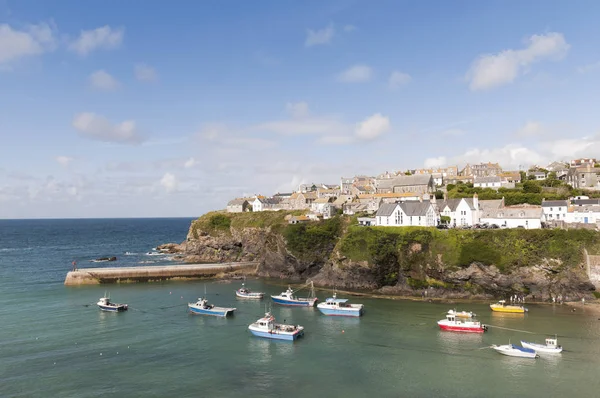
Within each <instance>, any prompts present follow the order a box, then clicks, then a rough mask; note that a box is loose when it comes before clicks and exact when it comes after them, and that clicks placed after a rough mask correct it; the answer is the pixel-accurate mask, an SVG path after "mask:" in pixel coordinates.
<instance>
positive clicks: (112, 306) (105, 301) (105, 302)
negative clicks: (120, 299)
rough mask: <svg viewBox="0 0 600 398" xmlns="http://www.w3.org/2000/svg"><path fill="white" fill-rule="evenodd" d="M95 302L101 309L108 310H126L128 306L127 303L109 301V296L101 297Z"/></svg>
mask: <svg viewBox="0 0 600 398" xmlns="http://www.w3.org/2000/svg"><path fill="white" fill-rule="evenodd" d="M96 304H97V305H98V307H99V308H100V309H101V310H102V311H108V312H121V311H127V308H128V306H127V304H117V303H111V302H110V297H102V298H101V299H100V300H98V302H97V303H96Z"/></svg>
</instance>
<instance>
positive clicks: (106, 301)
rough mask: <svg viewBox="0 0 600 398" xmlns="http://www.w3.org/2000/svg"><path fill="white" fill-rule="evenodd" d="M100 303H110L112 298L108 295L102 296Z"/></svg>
mask: <svg viewBox="0 0 600 398" xmlns="http://www.w3.org/2000/svg"><path fill="white" fill-rule="evenodd" d="M98 304H100V305H110V304H111V303H110V299H109V298H108V297H102V298H101V299H100V300H99V301H98Z"/></svg>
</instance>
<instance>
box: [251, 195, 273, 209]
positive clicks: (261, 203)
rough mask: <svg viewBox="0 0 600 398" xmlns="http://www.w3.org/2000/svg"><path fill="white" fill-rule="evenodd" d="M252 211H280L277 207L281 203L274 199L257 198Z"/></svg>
mask: <svg viewBox="0 0 600 398" xmlns="http://www.w3.org/2000/svg"><path fill="white" fill-rule="evenodd" d="M251 204H252V211H274V210H279V209H280V208H279V207H278V206H277V205H278V204H279V201H278V200H277V199H273V198H265V197H264V196H257V197H256V198H255V199H254V201H252V203H251Z"/></svg>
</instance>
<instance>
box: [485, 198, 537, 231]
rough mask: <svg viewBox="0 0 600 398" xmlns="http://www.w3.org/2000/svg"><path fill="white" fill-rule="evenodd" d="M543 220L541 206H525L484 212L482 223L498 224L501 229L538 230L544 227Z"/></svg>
mask: <svg viewBox="0 0 600 398" xmlns="http://www.w3.org/2000/svg"><path fill="white" fill-rule="evenodd" d="M542 218H543V212H542V207H541V206H533V205H527V204H525V205H519V206H506V207H502V208H499V209H496V210H487V211H483V212H482V214H481V218H480V222H481V223H488V224H490V225H491V224H496V225H498V226H499V227H501V228H519V227H522V228H526V229H538V228H541V227H542Z"/></svg>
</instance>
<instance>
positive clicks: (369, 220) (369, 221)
mask: <svg viewBox="0 0 600 398" xmlns="http://www.w3.org/2000/svg"><path fill="white" fill-rule="evenodd" d="M356 220H357V221H358V225H362V226H363V227H370V226H373V225H375V218H374V217H357V219H356Z"/></svg>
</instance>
